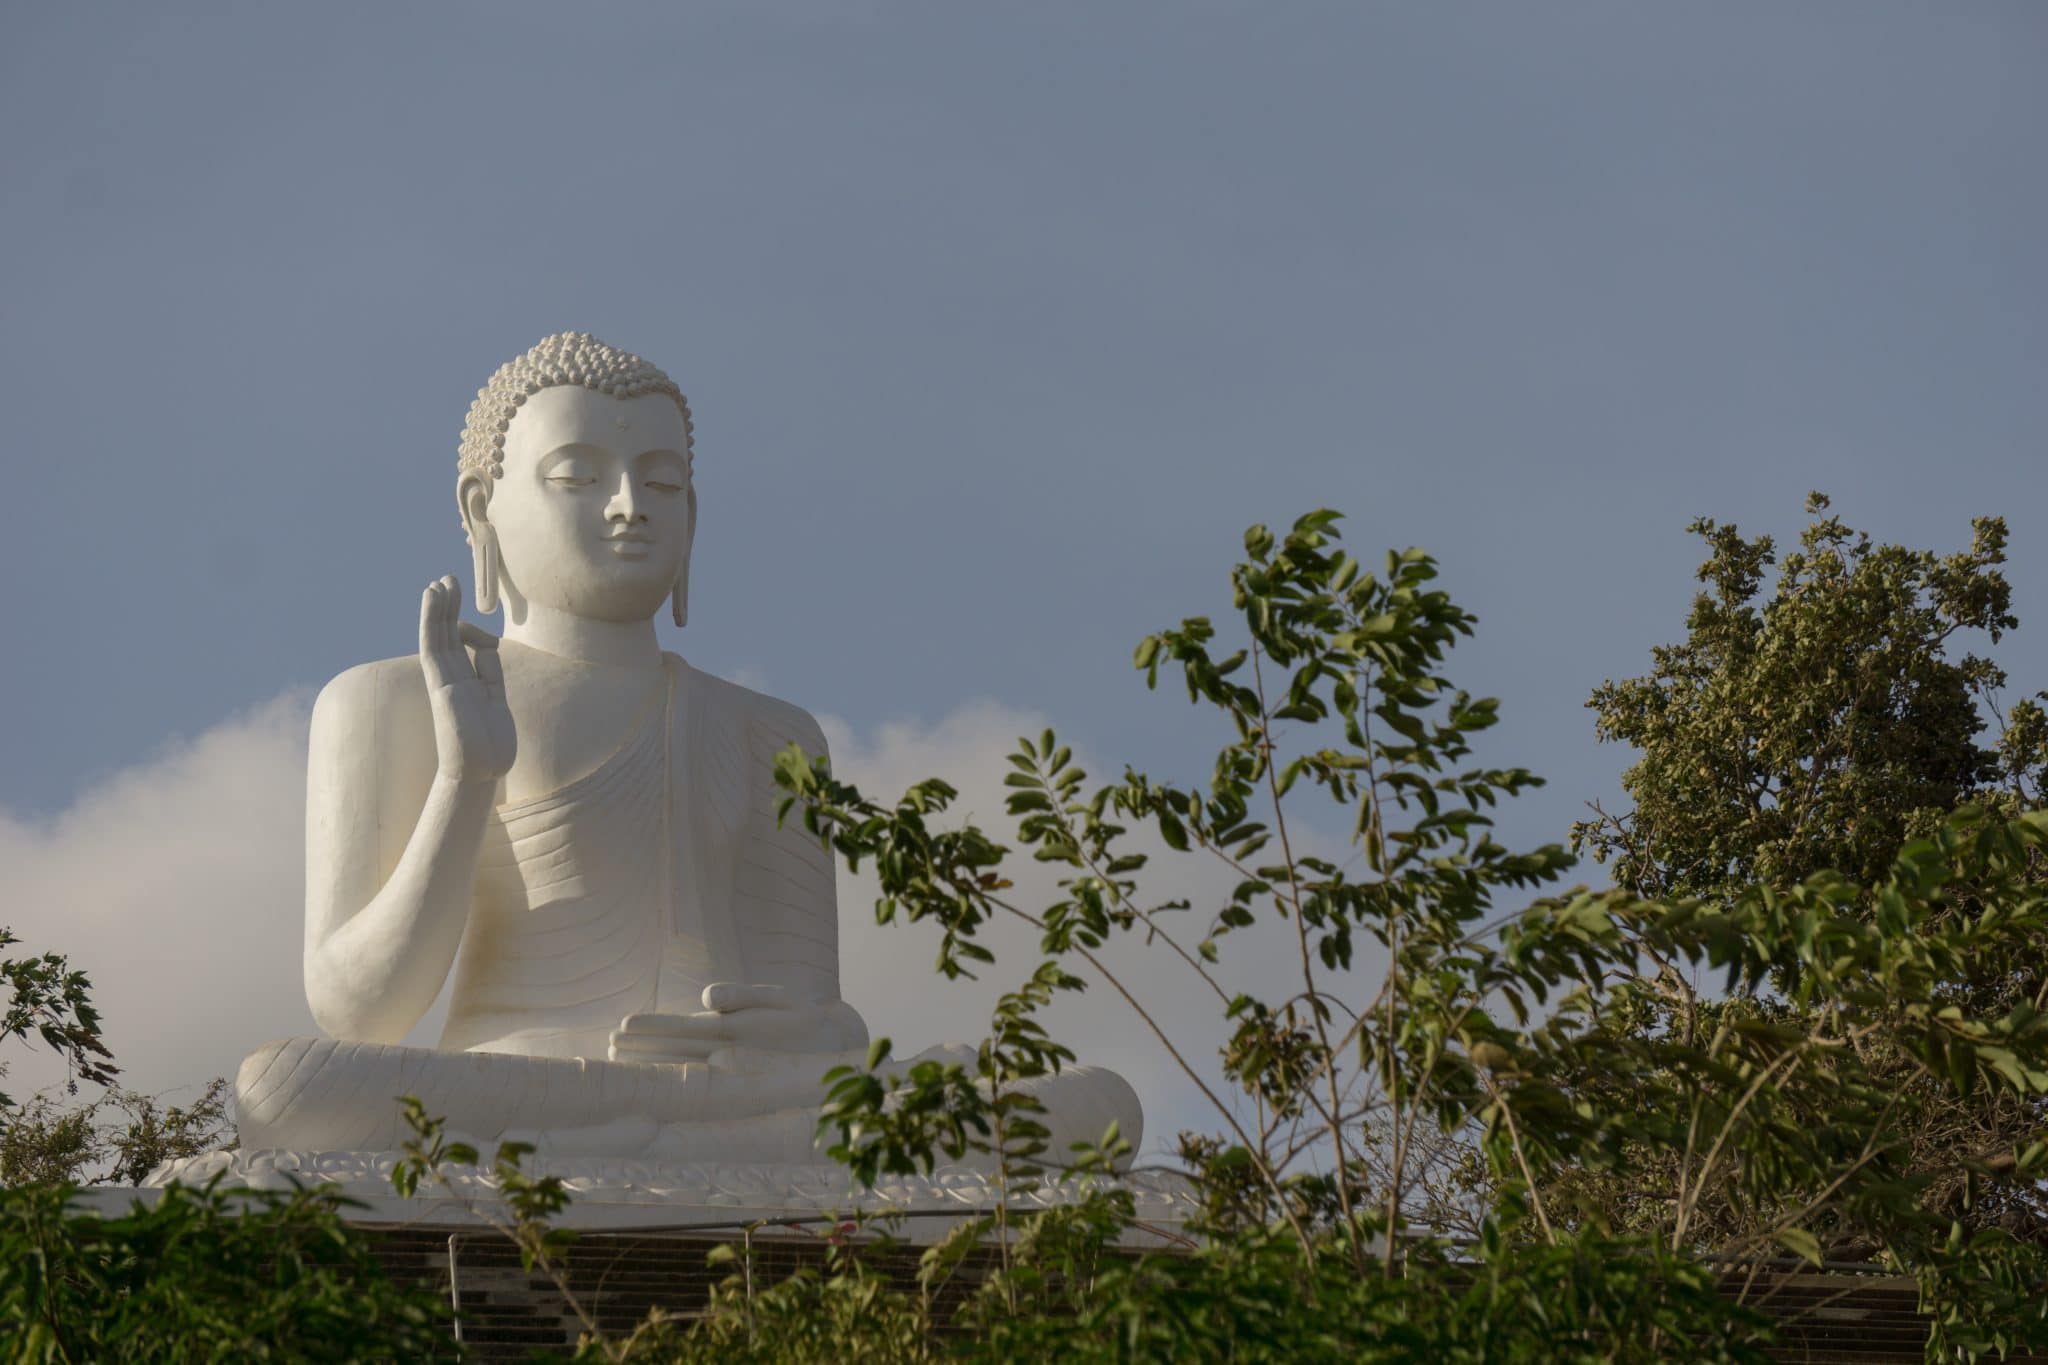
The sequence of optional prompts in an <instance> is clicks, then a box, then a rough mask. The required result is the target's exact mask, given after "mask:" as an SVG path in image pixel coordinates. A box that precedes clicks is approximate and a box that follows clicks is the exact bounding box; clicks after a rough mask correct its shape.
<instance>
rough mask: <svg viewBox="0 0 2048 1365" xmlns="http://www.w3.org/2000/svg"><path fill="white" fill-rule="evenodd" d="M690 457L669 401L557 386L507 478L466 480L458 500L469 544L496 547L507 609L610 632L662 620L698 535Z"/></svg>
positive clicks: (545, 392) (520, 427) (519, 434)
mask: <svg viewBox="0 0 2048 1365" xmlns="http://www.w3.org/2000/svg"><path fill="white" fill-rule="evenodd" d="M687 448H688V433H687V432H686V431H685V429H684V426H683V414H682V412H681V411H680V410H679V409H678V408H677V407H676V404H675V400H674V399H672V398H670V397H669V396H668V395H666V394H660V393H653V394H644V395H642V396H640V397H638V398H614V397H611V396H610V395H609V394H602V393H594V392H592V391H591V390H589V389H585V388H579V387H576V386H574V385H557V386H555V387H553V388H546V389H542V390H541V391H540V392H539V393H536V394H534V395H533V396H532V397H530V398H528V399H527V400H526V402H525V404H524V405H523V406H522V407H521V408H520V409H519V412H518V414H517V415H516V416H514V417H513V419H512V424H511V426H510V428H509V429H508V430H507V431H506V433H505V451H504V472H503V474H502V476H501V477H499V478H497V479H495V480H492V481H490V482H489V483H488V484H486V482H485V481H484V480H482V479H480V478H477V477H476V476H474V475H470V476H466V477H465V478H464V479H463V480H462V483H461V486H460V487H459V489H458V490H457V492H458V496H459V497H460V498H461V500H462V512H463V517H464V520H465V521H466V522H467V523H468V525H469V527H470V535H471V537H472V538H474V537H476V536H477V535H479V534H489V535H491V536H493V537H494V538H495V540H496V542H497V550H498V561H499V570H498V572H499V580H498V581H499V590H500V591H501V592H502V593H503V594H504V598H505V601H506V604H507V607H508V609H509V610H511V611H512V612H514V613H515V615H516V614H517V613H519V612H521V611H522V610H523V609H524V607H525V605H526V604H528V603H537V604H539V605H541V606H546V607H552V608H555V609H556V610H559V611H564V612H568V613H570V614H571V615H575V616H581V617H588V618H594V619H597V620H603V621H637V620H645V619H646V618H648V617H651V616H653V615H654V613H655V612H656V611H658V610H660V608H661V605H662V603H663V602H664V601H666V600H667V598H668V596H669V594H670V592H671V591H672V590H673V589H674V588H675V586H676V580H677V579H678V577H680V576H681V574H682V572H683V568H684V566H685V565H686V564H687V563H688V562H689V558H690V541H691V539H692V537H693V535H694V534H695V531H696V522H697V502H696V494H695V492H694V491H692V489H691V487H690V466H689V459H688V456H687V455H686V454H685V453H684V452H685V450H686V449H687Z"/></svg>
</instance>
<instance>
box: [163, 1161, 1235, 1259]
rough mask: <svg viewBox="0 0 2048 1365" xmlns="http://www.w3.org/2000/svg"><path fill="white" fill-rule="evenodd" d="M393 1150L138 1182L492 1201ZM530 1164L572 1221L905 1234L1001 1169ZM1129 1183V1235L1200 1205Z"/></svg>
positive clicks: (170, 1172)
mask: <svg viewBox="0 0 2048 1365" xmlns="http://www.w3.org/2000/svg"><path fill="white" fill-rule="evenodd" d="M398 1160H399V1154H398V1153H396V1152H294V1151H285V1150H280V1149H275V1148H258V1149H255V1150H251V1151H225V1152H209V1153H207V1154H205V1155H204V1156H196V1157H187V1158H185V1159H183V1160H180V1161H172V1162H167V1163H165V1164H164V1165H163V1166H160V1167H158V1168H157V1169H156V1170H155V1171H153V1172H151V1173H150V1175H149V1177H148V1179H147V1180H145V1181H144V1182H143V1189H142V1191H141V1192H142V1193H145V1194H146V1193H147V1191H148V1190H149V1189H150V1188H152V1187H161V1186H164V1185H167V1184H169V1183H171V1182H173V1181H176V1182H178V1183H180V1184H185V1185H203V1184H205V1183H206V1182H207V1181H209V1180H211V1179H213V1178H214V1177H215V1176H220V1177H221V1178H222V1183H223V1184H225V1185H229V1186H237V1187H241V1188H245V1189H259V1190H288V1189H290V1188H292V1187H293V1186H294V1185H295V1184H297V1185H334V1186H337V1187H339V1188H340V1190H341V1192H342V1193H344V1194H346V1195H348V1196H349V1197H350V1198H352V1199H356V1200H359V1201H361V1202H362V1204H363V1205H364V1206H365V1207H364V1208H363V1209H361V1210H359V1211H356V1212H354V1213H352V1214H351V1215H350V1221H352V1222H364V1223H386V1224H404V1223H413V1224H417V1223H428V1222H432V1223H453V1224H456V1225H463V1224H470V1225H476V1226H481V1225H483V1224H484V1222H485V1221H486V1220H485V1219H483V1218H481V1217H479V1216H478V1215H477V1214H476V1213H475V1212H474V1211H472V1209H471V1208H470V1206H471V1205H474V1206H476V1208H478V1209H481V1210H484V1211H487V1212H488V1211H490V1210H492V1209H494V1208H495V1207H496V1205H497V1186H496V1184H495V1182H494V1180H493V1178H492V1177H491V1175H490V1172H489V1171H488V1170H484V1169H479V1168H474V1167H451V1168H449V1169H448V1170H447V1171H446V1173H445V1174H446V1176H447V1184H446V1187H445V1188H443V1187H435V1188H432V1189H429V1188H428V1187H427V1186H426V1185H424V1184H423V1185H422V1187H421V1189H420V1192H419V1194H418V1196H417V1197H415V1198H412V1199H403V1198H400V1197H399V1196H398V1194H397V1193H396V1192H395V1191H394V1190H393V1189H392V1186H391V1172H392V1169H393V1167H395V1166H396V1165H397V1164H398ZM526 1169H527V1170H528V1171H529V1172H531V1173H533V1174H550V1175H558V1176H560V1177H562V1180H563V1183H564V1184H565V1185H566V1186H567V1187H568V1190H569V1195H570V1198H571V1200H572V1202H571V1204H570V1206H569V1209H568V1211H567V1212H566V1213H565V1214H564V1215H563V1216H562V1217H561V1219H560V1220H559V1221H560V1223H561V1224H562V1225H563V1226H566V1227H575V1228H622V1229H623V1228H654V1227H660V1228H673V1229H687V1228H691V1227H719V1228H738V1227H741V1226H744V1225H745V1224H747V1223H749V1222H754V1221H760V1220H777V1221H787V1220H791V1219H802V1220H805V1221H821V1222H822V1221H829V1220H832V1219H835V1218H851V1217H855V1216H866V1217H869V1218H886V1217H889V1216H891V1215H904V1217H902V1218H901V1219H900V1221H899V1223H898V1226H896V1227H894V1228H892V1229H891V1231H892V1232H893V1233H894V1235H896V1236H898V1237H901V1238H904V1239H905V1240H909V1241H916V1242H928V1241H932V1240H936V1239H937V1238H938V1237H939V1236H941V1235H943V1234H944V1232H945V1230H946V1229H947V1228H948V1227H950V1226H952V1224H953V1223H954V1222H956V1221H958V1220H959V1219H960V1218H965V1217H969V1216H971V1215H973V1214H975V1213H979V1212H985V1211H988V1210H991V1209H993V1208H995V1207H996V1205H997V1204H998V1203H1000V1202H1002V1196H1003V1191H1002V1190H1001V1188H1000V1187H999V1185H998V1184H997V1182H996V1180H995V1178H994V1177H993V1176H991V1175H989V1174H988V1173H986V1172H984V1171H979V1170H974V1169H970V1168H967V1167H947V1166H941V1167H939V1168H938V1169H937V1170H935V1171H934V1172H933V1173H932V1174H931V1175H930V1176H884V1177H882V1178H881V1179H880V1180H879V1181H877V1182H876V1184H875V1187H874V1188H873V1189H872V1190H862V1189H860V1188H858V1187H857V1186H856V1185H855V1184H854V1183H853V1181H852V1180H851V1178H850V1177H849V1176H848V1175H847V1172H846V1170H845V1168H844V1167H841V1166H835V1165H814V1166H761V1165H746V1164H738V1163H716V1164H713V1163H692V1164H682V1165H664V1164H658V1163H652V1162H642V1161H630V1160H620V1159H615V1158H592V1157H553V1158H547V1157H542V1156H539V1155H534V1156H529V1157H528V1158H527V1161H526ZM1115 1181H1116V1183H1117V1184H1118V1185H1119V1186H1120V1187H1121V1188H1123V1189H1125V1190H1127V1191H1129V1192H1130V1195H1131V1199H1132V1203H1133V1206H1134V1208H1135V1211H1136V1214H1137V1218H1138V1221H1139V1223H1140V1224H1142V1225H1150V1226H1153V1227H1156V1228H1158V1229H1159V1232H1157V1233H1146V1232H1143V1231H1142V1230H1140V1231H1139V1232H1137V1233H1135V1234H1134V1235H1133V1237H1132V1238H1130V1239H1128V1241H1129V1244H1130V1245H1133V1246H1142V1245H1146V1244H1153V1243H1158V1242H1163V1241H1170V1240H1173V1238H1174V1237H1175V1236H1176V1235H1177V1234H1178V1232H1179V1229H1180V1228H1181V1227H1182V1226H1183V1225H1184V1224H1186V1223H1187V1222H1188V1221H1189V1220H1190V1219H1191V1218H1192V1217H1193V1216H1194V1215H1195V1214H1196V1213H1197V1212H1198V1211H1199V1208H1200V1205H1199V1202H1198V1201H1197V1199H1196V1197H1195V1194H1194V1191H1193V1188H1192V1187H1191V1186H1190V1185H1189V1184H1188V1182H1187V1180H1186V1179H1185V1178H1184V1177H1182V1176H1180V1175H1179V1174H1177V1173H1175V1172H1171V1171H1130V1172H1126V1173H1124V1174H1122V1175H1119V1176H1117V1177H1115ZM1080 1192H1081V1186H1080V1185H1079V1184H1078V1183H1076V1182H1072V1181H1067V1182H1061V1183H1055V1184H1050V1185H1044V1186H1040V1187H1037V1188H1033V1189H1025V1190H1020V1189H1017V1188H1015V1187H1013V1188H1012V1189H1011V1190H1010V1191H1009V1206H1010V1207H1011V1208H1015V1209H1033V1208H1044V1207H1047V1206H1049V1205H1056V1204H1062V1203H1069V1202H1072V1201H1073V1200H1074V1199H1075V1198H1076V1197H1077V1196H1078V1195H1079V1193H1080Z"/></svg>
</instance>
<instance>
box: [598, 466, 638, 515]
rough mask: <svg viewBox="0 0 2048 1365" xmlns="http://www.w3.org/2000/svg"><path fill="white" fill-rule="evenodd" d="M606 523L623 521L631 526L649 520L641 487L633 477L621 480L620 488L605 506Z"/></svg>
mask: <svg viewBox="0 0 2048 1365" xmlns="http://www.w3.org/2000/svg"><path fill="white" fill-rule="evenodd" d="M604 517H605V520H606V521H623V522H626V523H627V524H629V525H630V524H631V523H633V522H636V521H645V520H647V509H646V507H644V506H643V505H642V504H641V501H640V490H639V486H638V485H637V484H635V483H634V482H633V477H632V475H630V474H629V475H627V476H626V477H625V478H623V479H620V480H619V486H618V488H617V489H616V490H615V491H614V492H613V493H612V500H611V501H610V502H608V503H606V504H605V508H604Z"/></svg>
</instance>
